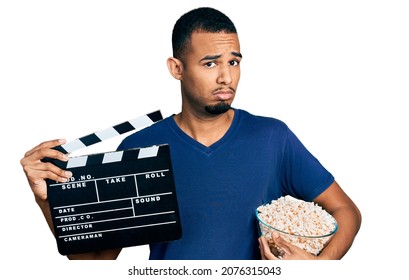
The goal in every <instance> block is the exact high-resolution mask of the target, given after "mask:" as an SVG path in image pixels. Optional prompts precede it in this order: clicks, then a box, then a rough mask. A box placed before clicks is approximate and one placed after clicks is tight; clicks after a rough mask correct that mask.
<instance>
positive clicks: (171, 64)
mask: <svg viewBox="0 0 409 280" xmlns="http://www.w3.org/2000/svg"><path fill="white" fill-rule="evenodd" d="M167 64H168V69H169V72H170V74H171V75H172V76H173V78H175V79H176V80H180V81H181V80H182V77H183V62H182V61H181V60H179V59H177V58H174V57H169V58H168V60H167Z"/></svg>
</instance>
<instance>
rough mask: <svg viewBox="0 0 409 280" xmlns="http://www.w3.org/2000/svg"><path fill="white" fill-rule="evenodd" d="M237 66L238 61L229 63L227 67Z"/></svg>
mask: <svg viewBox="0 0 409 280" xmlns="http://www.w3.org/2000/svg"><path fill="white" fill-rule="evenodd" d="M239 64H240V61H238V60H232V61H229V65H230V66H237V65H239Z"/></svg>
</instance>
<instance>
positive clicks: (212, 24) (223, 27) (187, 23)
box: [172, 7, 237, 59]
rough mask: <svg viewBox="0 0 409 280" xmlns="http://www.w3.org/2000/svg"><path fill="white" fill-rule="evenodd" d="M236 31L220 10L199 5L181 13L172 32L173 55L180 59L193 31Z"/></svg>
mask: <svg viewBox="0 0 409 280" xmlns="http://www.w3.org/2000/svg"><path fill="white" fill-rule="evenodd" d="M196 31H202V32H210V33H220V32H224V33H237V31H236V27H235V26H234V24H233V22H232V21H231V20H230V18H228V17H227V16H226V15H225V14H223V13H222V12H220V11H218V10H216V9H214V8H209V7H201V8H197V9H194V10H191V11H189V12H187V13H186V14H184V15H182V16H181V17H180V18H179V19H178V20H177V21H176V23H175V26H174V28H173V32H172V49H173V57H175V58H178V59H181V58H182V56H183V55H184V54H185V52H186V50H187V47H188V44H189V43H190V39H191V36H192V33H193V32H196Z"/></svg>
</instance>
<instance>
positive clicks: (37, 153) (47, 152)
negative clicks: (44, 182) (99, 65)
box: [20, 148, 68, 167]
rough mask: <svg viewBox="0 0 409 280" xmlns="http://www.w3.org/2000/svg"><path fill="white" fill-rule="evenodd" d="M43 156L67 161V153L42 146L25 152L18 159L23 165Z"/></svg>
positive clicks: (32, 162)
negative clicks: (23, 155)
mask: <svg viewBox="0 0 409 280" xmlns="http://www.w3.org/2000/svg"><path fill="white" fill-rule="evenodd" d="M44 158H52V159H57V160H61V161H68V155H67V154H64V153H62V152H60V151H57V150H54V149H51V148H42V149H37V150H33V151H32V152H27V153H26V155H25V157H24V158H22V159H21V160H20V164H21V165H22V166H23V167H24V166H26V165H32V164H34V163H37V162H39V161H41V160H42V159H44Z"/></svg>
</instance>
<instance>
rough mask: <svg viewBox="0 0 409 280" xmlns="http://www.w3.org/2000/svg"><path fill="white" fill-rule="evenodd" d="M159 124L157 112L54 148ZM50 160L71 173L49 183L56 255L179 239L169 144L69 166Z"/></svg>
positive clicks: (70, 147) (74, 147)
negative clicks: (65, 179)
mask: <svg viewBox="0 0 409 280" xmlns="http://www.w3.org/2000/svg"><path fill="white" fill-rule="evenodd" d="M160 120H162V115H161V113H160V111H159V110H158V111H155V112H153V113H150V114H146V115H143V116H140V117H138V118H136V119H133V120H130V121H126V122H123V123H121V124H118V125H116V126H113V127H110V128H107V129H105V130H101V131H99V132H96V133H92V134H89V135H87V136H84V137H81V138H78V139H76V140H74V141H71V142H68V143H66V144H64V145H61V146H57V147H55V149H57V150H59V151H62V152H64V153H71V152H73V151H76V150H78V149H80V148H84V147H88V146H90V145H93V144H95V143H98V142H102V141H104V140H107V139H108V138H111V137H114V136H117V135H121V134H124V133H126V132H129V131H132V130H136V129H141V128H143V127H146V126H149V125H151V124H153V123H155V122H157V121H160ZM47 160H49V159H47ZM50 161H51V162H52V163H54V164H55V165H57V166H58V167H60V168H63V169H65V170H69V171H71V172H72V173H73V177H72V178H71V180H70V181H69V182H64V183H62V182H56V181H51V180H47V191H48V200H49V204H50V209H51V215H52V219H53V224H54V232H55V238H56V241H57V246H58V251H59V253H60V254H62V255H68V254H76V253H85V252H92V251H99V250H104V249H113V248H122V247H130V246H136V245H143V244H149V243H156V242H166V241H172V240H177V239H179V238H180V237H181V235H182V230H181V223H180V217H179V210H178V204H177V197H176V190H175V184H174V178H173V171H172V163H171V158H170V151H169V145H167V144H163V145H158V146H151V147H144V148H137V149H129V150H124V151H114V152H107V153H98V154H91V155H85V156H77V157H71V158H69V160H68V162H62V161H58V160H50Z"/></svg>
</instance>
